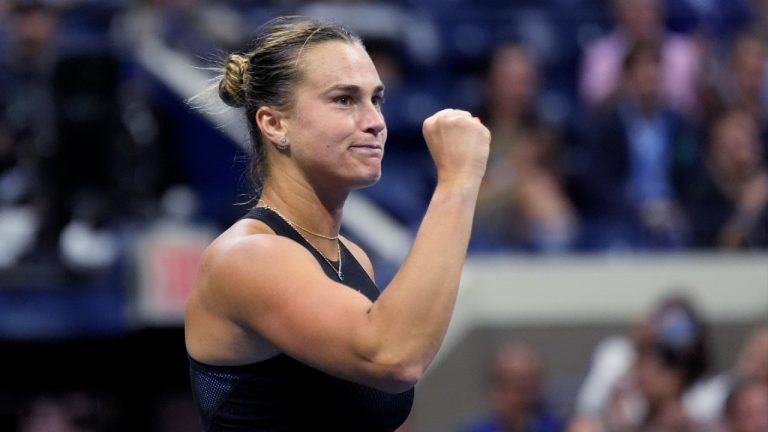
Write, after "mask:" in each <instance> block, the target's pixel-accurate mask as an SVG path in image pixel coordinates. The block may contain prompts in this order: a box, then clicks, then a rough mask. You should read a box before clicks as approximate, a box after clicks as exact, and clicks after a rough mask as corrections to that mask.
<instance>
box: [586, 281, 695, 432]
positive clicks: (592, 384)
mask: <svg viewBox="0 0 768 432" xmlns="http://www.w3.org/2000/svg"><path fill="white" fill-rule="evenodd" d="M609 342H610V345H606V344H601V346H600V347H599V348H598V350H597V351H596V353H595V354H596V355H595V357H594V359H593V363H592V366H591V369H590V372H589V375H588V376H587V379H586V380H585V382H584V385H583V386H582V389H581V390H580V393H579V396H578V400H577V413H578V414H579V415H585V416H597V417H600V418H602V419H603V420H604V421H605V424H606V426H607V428H608V430H612V431H613V430H630V431H634V430H641V431H647V430H665V431H666V430H672V431H695V430H699V428H701V427H705V425H703V424H700V423H699V422H698V421H697V420H696V419H695V418H694V416H693V415H692V414H691V413H690V412H688V411H687V408H686V406H685V404H684V400H685V396H686V394H687V393H688V392H689V391H690V390H691V389H692V388H694V387H695V385H696V383H699V382H700V381H701V380H702V379H704V377H705V374H706V371H707V369H708V367H709V354H708V349H709V348H708V337H707V333H706V330H705V326H704V323H703V322H702V320H701V318H700V317H699V315H698V313H697V312H696V311H695V309H694V308H693V306H692V304H691V303H690V302H689V301H688V300H687V299H686V298H685V297H678V296H672V297H669V298H666V299H664V301H662V302H661V303H660V304H659V305H658V306H657V307H656V308H655V309H654V311H653V312H652V313H651V314H650V316H648V317H647V318H645V319H643V320H641V321H639V322H638V323H637V324H636V326H635V327H634V328H633V334H632V344H631V346H629V347H627V346H626V345H622V344H617V343H616V340H614V339H611V340H609ZM627 348H629V349H627Z"/></svg>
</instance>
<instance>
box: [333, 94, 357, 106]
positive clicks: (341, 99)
mask: <svg viewBox="0 0 768 432" xmlns="http://www.w3.org/2000/svg"><path fill="white" fill-rule="evenodd" d="M333 101H334V102H335V103H337V104H341V105H350V104H351V103H352V98H351V97H349V96H338V97H336V98H334V99H333Z"/></svg>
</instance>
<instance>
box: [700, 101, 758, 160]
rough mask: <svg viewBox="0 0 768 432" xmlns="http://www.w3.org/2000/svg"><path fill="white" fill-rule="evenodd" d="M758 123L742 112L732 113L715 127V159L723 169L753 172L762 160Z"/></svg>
mask: <svg viewBox="0 0 768 432" xmlns="http://www.w3.org/2000/svg"><path fill="white" fill-rule="evenodd" d="M756 137H757V130H756V125H755V124H754V122H753V121H752V119H751V118H750V117H749V116H748V115H746V114H742V113H736V114H732V115H731V116H729V117H727V118H725V119H723V120H721V122H720V123H719V124H718V125H717V126H716V127H715V132H714V139H713V143H712V149H711V151H712V155H713V161H714V162H715V164H716V165H717V167H718V169H720V170H721V171H723V172H725V173H728V174H732V175H738V174H743V173H750V172H753V171H754V170H755V169H756V168H757V166H758V165H759V161H760V146H759V143H758V140H757V138H756Z"/></svg>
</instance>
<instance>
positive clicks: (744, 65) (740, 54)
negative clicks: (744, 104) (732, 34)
mask: <svg viewBox="0 0 768 432" xmlns="http://www.w3.org/2000/svg"><path fill="white" fill-rule="evenodd" d="M766 56H768V48H767V47H766V44H765V42H764V41H763V40H762V39H760V38H758V37H756V36H743V37H741V38H739V40H738V41H737V42H736V44H735V45H734V46H733V49H732V51H731V74H732V75H733V79H734V81H735V82H736V85H737V86H738V87H739V90H740V91H741V92H742V94H744V95H745V96H757V95H760V94H761V91H762V87H763V78H764V76H765V62H766V58H767V57H766Z"/></svg>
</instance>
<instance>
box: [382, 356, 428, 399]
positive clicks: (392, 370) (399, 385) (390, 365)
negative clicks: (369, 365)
mask: <svg viewBox="0 0 768 432" xmlns="http://www.w3.org/2000/svg"><path fill="white" fill-rule="evenodd" d="M374 364H375V369H376V370H377V371H378V374H377V375H378V376H379V379H378V380H377V381H378V382H377V383H375V384H374V387H375V388H377V389H378V390H381V391H384V392H387V393H402V392H404V391H407V390H410V389H411V388H413V387H414V386H415V385H416V383H418V382H419V380H420V379H421V378H422V377H423V376H424V372H425V370H426V367H425V365H423V364H421V362H418V361H376V362H374Z"/></svg>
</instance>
